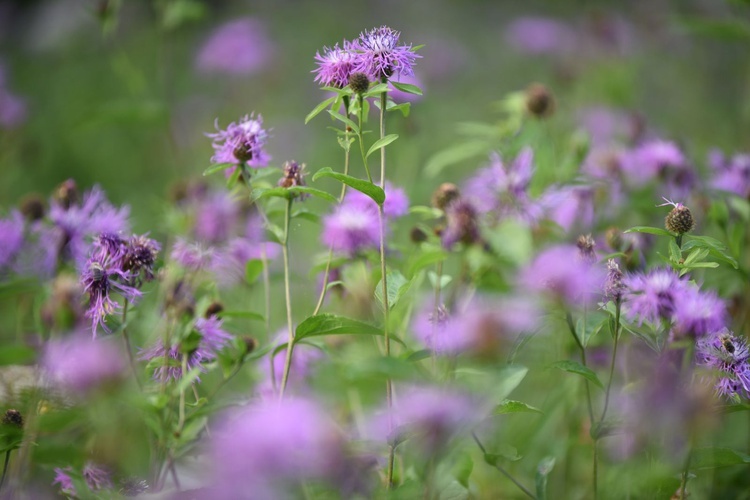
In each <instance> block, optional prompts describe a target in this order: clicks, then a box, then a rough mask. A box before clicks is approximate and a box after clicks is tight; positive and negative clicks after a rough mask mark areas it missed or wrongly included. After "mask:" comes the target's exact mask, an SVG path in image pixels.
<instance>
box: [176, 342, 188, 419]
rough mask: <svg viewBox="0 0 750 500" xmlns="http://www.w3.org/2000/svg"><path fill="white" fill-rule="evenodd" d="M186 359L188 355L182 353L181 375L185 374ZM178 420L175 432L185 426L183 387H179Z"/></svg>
mask: <svg viewBox="0 0 750 500" xmlns="http://www.w3.org/2000/svg"><path fill="white" fill-rule="evenodd" d="M187 359H188V355H187V354H183V355H182V376H183V377H184V376H186V375H187ZM179 416H180V417H179V420H178V421H177V432H178V433H181V432H182V428H183V427H184V426H185V388H184V387H183V388H182V389H180V406H179Z"/></svg>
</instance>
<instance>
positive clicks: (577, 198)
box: [540, 185, 594, 232]
mask: <svg viewBox="0 0 750 500" xmlns="http://www.w3.org/2000/svg"><path fill="white" fill-rule="evenodd" d="M540 204H541V206H542V207H544V210H545V211H546V212H547V217H548V218H549V219H550V220H552V221H554V222H555V223H557V225H558V226H560V227H561V228H563V230H564V231H565V232H570V231H571V229H573V228H574V226H575V228H576V229H577V230H578V231H589V230H590V229H591V227H592V226H593V224H594V190H593V189H592V188H591V187H590V186H585V185H578V186H561V187H555V186H553V187H550V188H549V189H547V191H545V193H544V194H543V195H542V198H541V200H540Z"/></svg>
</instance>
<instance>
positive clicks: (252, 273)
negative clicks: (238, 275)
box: [245, 259, 263, 285]
mask: <svg viewBox="0 0 750 500" xmlns="http://www.w3.org/2000/svg"><path fill="white" fill-rule="evenodd" d="M262 273H263V261H262V260H259V259H252V260H249V261H247V264H245V281H247V284H248V285H252V284H253V283H255V281H256V280H257V279H258V277H259V276H260V275H261V274H262Z"/></svg>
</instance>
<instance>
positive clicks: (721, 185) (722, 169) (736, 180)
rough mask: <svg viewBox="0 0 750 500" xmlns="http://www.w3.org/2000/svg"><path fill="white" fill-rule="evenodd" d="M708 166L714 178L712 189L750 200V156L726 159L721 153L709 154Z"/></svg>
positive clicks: (742, 155)
mask: <svg viewBox="0 0 750 500" xmlns="http://www.w3.org/2000/svg"><path fill="white" fill-rule="evenodd" d="M708 164H709V166H710V167H711V170H712V174H713V178H712V179H711V187H712V188H714V189H718V190H721V191H727V192H730V193H734V194H736V195H737V196H740V197H743V198H746V199H747V198H750V154H742V153H741V154H736V155H734V156H732V157H731V158H726V157H725V156H724V154H723V153H722V152H721V151H718V150H714V151H712V152H711V153H710V154H709V158H708Z"/></svg>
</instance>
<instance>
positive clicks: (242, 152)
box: [232, 142, 253, 163]
mask: <svg viewBox="0 0 750 500" xmlns="http://www.w3.org/2000/svg"><path fill="white" fill-rule="evenodd" d="M232 154H233V155H234V157H235V158H236V159H237V161H239V162H242V163H245V162H248V161H250V160H252V159H253V146H252V144H248V143H244V142H243V143H241V144H239V145H237V146H236V147H235V148H234V150H233V151H232Z"/></svg>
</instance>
